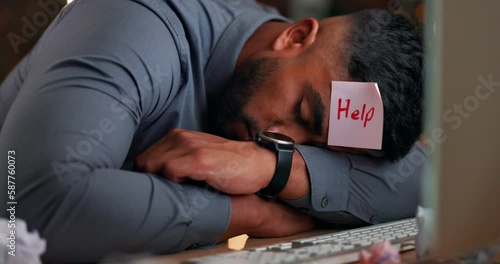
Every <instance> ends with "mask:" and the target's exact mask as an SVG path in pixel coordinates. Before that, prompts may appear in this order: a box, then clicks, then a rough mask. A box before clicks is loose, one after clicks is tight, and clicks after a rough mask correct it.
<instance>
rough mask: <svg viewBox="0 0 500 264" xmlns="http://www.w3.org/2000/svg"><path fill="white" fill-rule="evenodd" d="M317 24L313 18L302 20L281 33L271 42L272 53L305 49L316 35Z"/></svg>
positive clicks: (314, 39)
mask: <svg viewBox="0 0 500 264" xmlns="http://www.w3.org/2000/svg"><path fill="white" fill-rule="evenodd" d="M318 28H319V23H318V20H316V19H314V18H304V19H302V20H300V21H298V22H295V23H293V24H292V25H290V26H289V27H287V28H286V29H285V30H284V31H283V32H281V33H280V34H279V35H278V37H277V38H276V39H275V40H274V42H273V47H272V48H273V50H274V51H282V50H296V51H299V50H303V49H307V48H308V47H309V46H310V45H311V44H312V43H314V41H316V36H317V34H318Z"/></svg>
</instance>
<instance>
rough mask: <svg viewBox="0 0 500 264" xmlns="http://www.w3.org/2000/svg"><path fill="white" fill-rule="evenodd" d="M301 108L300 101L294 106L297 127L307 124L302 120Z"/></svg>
mask: <svg viewBox="0 0 500 264" xmlns="http://www.w3.org/2000/svg"><path fill="white" fill-rule="evenodd" d="M301 108H302V101H300V102H298V103H297V105H296V106H295V120H296V121H297V123H298V124H299V125H301V126H306V125H307V122H306V121H304V119H303V118H302V115H301Z"/></svg>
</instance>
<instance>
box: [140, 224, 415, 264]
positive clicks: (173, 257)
mask: <svg viewBox="0 0 500 264" xmlns="http://www.w3.org/2000/svg"><path fill="white" fill-rule="evenodd" d="M336 231H340V230H333V229H328V230H314V231H309V232H304V233H301V234H297V235H293V236H289V237H281V238H249V239H248V240H247V241H246V243H245V245H244V248H255V247H261V246H267V245H272V244H277V243H284V242H288V241H290V240H294V239H300V238H305V237H311V236H317V235H322V234H328V233H332V232H336ZM230 246H231V247H233V246H234V245H229V242H224V243H221V244H218V245H216V246H214V247H212V248H209V249H193V250H186V251H182V252H179V253H175V254H170V255H163V256H156V257H150V258H146V259H144V260H141V261H139V262H137V264H180V263H181V262H182V261H184V260H187V259H190V258H196V257H202V256H207V255H213V254H217V253H223V252H228V251H232V250H233V249H231V248H230ZM401 257H402V259H403V260H404V262H411V261H414V260H415V259H416V254H415V251H414V250H411V251H407V252H404V253H402V254H401ZM134 263H136V262H134Z"/></svg>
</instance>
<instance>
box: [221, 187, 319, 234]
mask: <svg viewBox="0 0 500 264" xmlns="http://www.w3.org/2000/svg"><path fill="white" fill-rule="evenodd" d="M313 227H314V220H313V218H312V217H310V216H308V215H305V214H301V213H299V212H298V211H297V210H295V209H294V208H291V207H289V206H287V205H285V204H282V203H279V202H277V201H271V200H266V199H263V198H260V197H259V196H256V195H244V196H241V195H240V196H231V218H230V222H229V225H228V228H227V229H226V232H225V233H224V234H223V235H222V236H221V238H220V239H219V242H221V241H225V240H227V239H228V238H231V237H233V236H237V235H241V234H248V235H249V236H251V237H282V236H288V235H293V234H296V233H300V232H304V231H307V230H311V229H312V228H313Z"/></svg>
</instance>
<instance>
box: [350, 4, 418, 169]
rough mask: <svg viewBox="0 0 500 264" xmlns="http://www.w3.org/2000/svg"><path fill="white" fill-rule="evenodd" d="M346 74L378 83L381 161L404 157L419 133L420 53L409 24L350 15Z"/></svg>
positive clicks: (369, 14)
mask: <svg viewBox="0 0 500 264" xmlns="http://www.w3.org/2000/svg"><path fill="white" fill-rule="evenodd" d="M351 18H352V33H351V35H350V41H348V43H349V44H350V45H348V50H349V52H348V54H349V55H348V56H349V57H348V63H347V65H348V73H349V76H350V78H352V79H354V80H356V81H361V82H376V83H378V86H379V89H380V93H381V95H382V101H383V104H384V132H383V142H382V153H381V154H382V155H383V156H384V157H386V158H388V159H389V160H392V161H395V160H398V159H400V158H402V157H403V156H405V155H406V154H407V153H408V152H409V151H410V149H411V148H412V146H413V145H414V143H415V141H416V140H417V139H418V137H419V135H420V134H421V133H422V123H423V121H422V103H423V102H422V101H423V52H422V41H421V39H420V37H419V34H418V32H417V31H416V29H415V27H414V26H413V24H412V23H411V22H410V21H409V20H407V19H406V18H405V17H403V16H401V15H395V14H391V13H389V12H387V11H384V10H364V11H360V12H357V13H354V14H352V15H351Z"/></svg>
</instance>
